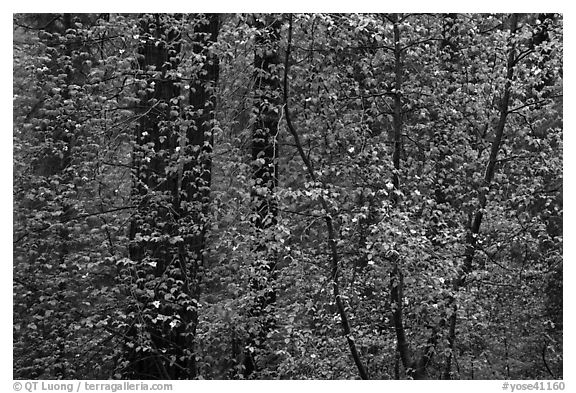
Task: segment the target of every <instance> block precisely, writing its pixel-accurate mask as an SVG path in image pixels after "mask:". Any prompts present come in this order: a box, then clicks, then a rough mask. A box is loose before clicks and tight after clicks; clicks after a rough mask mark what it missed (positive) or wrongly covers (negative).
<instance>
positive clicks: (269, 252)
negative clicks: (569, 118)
mask: <svg viewBox="0 0 576 393" xmlns="http://www.w3.org/2000/svg"><path fill="white" fill-rule="evenodd" d="M562 23H563V20H562V16H561V15H556V14H522V15H501V14H489V15H488V14H486V15H477V14H426V15H418V14H358V15H348V14H343V15H334V14H313V15H312V14H295V15H224V14H223V15H219V16H215V15H209V14H208V15H202V14H194V15H180V14H178V15H118V14H100V15H96V14H34V15H32V14H26V15H24V14H21V15H20V14H17V15H14V59H13V61H14V86H13V89H14V130H13V137H14V151H13V155H14V168H13V172H14V184H13V193H14V229H13V230H14V250H13V252H14V268H13V280H14V310H13V312H14V335H13V340H14V341H13V342H14V371H13V372H14V377H15V378H26V379H31V378H44V379H72V378H99V379H106V378H118V379H120V378H160V379H167V378H185V379H191V378H204V379H228V378H230V379H242V378H251V379H282V378H285V379H352V378H360V377H363V378H365V377H368V378H372V379H400V378H429V379H440V378H453V379H504V378H511V379H542V378H546V379H549V378H562V359H563V357H562V332H563V321H562V285H563V284H562V263H563V262H562V239H563V238H562V214H563V213H562V212H563V201H562V72H563V70H562V67H563V63H562V59H563V52H562V50H563V49H562V36H563V33H562Z"/></svg>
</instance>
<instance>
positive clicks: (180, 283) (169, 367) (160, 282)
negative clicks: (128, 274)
mask: <svg viewBox="0 0 576 393" xmlns="http://www.w3.org/2000/svg"><path fill="white" fill-rule="evenodd" d="M165 18H167V17H166V16H161V15H145V16H143V17H141V19H140V40H141V45H140V47H139V66H140V67H139V71H138V72H139V74H140V75H141V79H140V86H141V89H140V90H139V92H138V93H139V95H140V96H141V100H140V103H141V104H140V108H139V111H138V115H139V125H138V127H137V129H136V138H135V139H136V143H135V146H134V167H135V168H136V170H135V174H134V182H135V185H134V200H135V201H134V202H135V204H137V205H138V211H137V214H136V216H135V219H134V220H133V221H132V225H131V229H130V239H131V243H130V259H131V263H134V264H135V269H134V270H133V277H132V282H133V284H132V285H131V286H130V288H131V291H132V294H133V295H134V304H133V308H132V309H131V310H130V312H131V314H130V316H131V317H132V318H133V321H134V322H133V323H132V332H131V335H132V336H134V337H135V339H134V341H133V342H130V343H129V347H130V350H129V355H128V361H129V369H130V370H131V375H132V376H135V377H139V378H160V379H190V378H194V377H195V376H196V374H197V369H196V353H195V350H194V347H195V344H194V338H195V332H196V327H197V324H198V306H199V303H198V299H199V295H200V284H199V281H200V278H201V268H202V261H203V257H204V250H205V240H204V239H205V232H206V224H207V222H208V207H209V193H210V179H211V176H210V174H211V159H210V154H211V151H212V137H211V132H212V127H213V118H214V106H215V102H214V88H215V83H216V80H217V77H218V63H217V60H216V59H215V58H214V57H213V56H212V55H211V54H210V53H209V51H208V49H207V48H208V46H209V45H210V44H211V43H213V42H214V41H215V40H216V36H217V31H218V19H217V16H214V15H213V16H210V17H208V18H206V17H203V16H199V17H198V18H197V20H196V21H195V28H194V35H195V36H196V39H197V41H196V42H195V44H194V49H193V51H194V52H195V53H196V54H197V55H198V56H199V59H202V60H198V67H197V71H196V73H195V74H193V75H192V78H191V79H192V83H191V85H190V89H189V90H190V97H189V103H188V105H185V102H183V99H184V97H183V96H182V95H181V89H180V85H181V84H182V82H181V78H180V75H181V74H180V73H179V70H178V65H179V63H180V51H181V41H180V40H181V32H180V31H179V30H178V29H177V28H176V27H175V26H174V25H175V24H174V23H172V24H170V23H168V22H167V21H165ZM182 130H183V131H182Z"/></svg>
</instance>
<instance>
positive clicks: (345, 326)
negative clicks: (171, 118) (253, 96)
mask: <svg viewBox="0 0 576 393" xmlns="http://www.w3.org/2000/svg"><path fill="white" fill-rule="evenodd" d="M291 46H292V14H290V17H289V21H288V43H287V47H286V59H285V62H284V112H285V114H286V124H287V126H288V130H289V131H290V133H291V134H292V136H293V137H294V141H295V143H296V147H297V149H298V153H299V154H300V157H301V158H302V161H304V164H305V165H306V169H307V170H308V173H309V174H310V178H311V179H312V180H313V181H316V174H315V173H314V169H313V167H312V162H311V161H310V159H309V157H307V156H306V153H305V152H304V149H303V148H302V143H301V142H300V138H299V135H298V133H297V132H296V129H295V128H294V125H293V124H292V120H291V117H290V109H289V106H288V72H289V69H290V51H291ZM319 200H320V203H321V205H322V208H323V209H324V211H326V212H327V214H326V216H325V217H324V218H325V222H326V229H327V231H328V243H329V245H330V255H331V259H332V273H331V278H332V290H333V293H334V300H335V302H336V307H337V308H338V313H339V314H340V320H341V322H342V330H343V333H344V336H345V337H346V341H347V342H348V347H349V348H350V352H351V354H352V358H353V359H354V363H355V364H356V367H357V368H358V373H359V374H360V378H362V379H369V377H368V373H367V372H366V369H365V367H364V364H363V363H362V360H361V359H360V355H359V354H358V350H357V348H356V344H355V342H354V338H353V337H352V333H351V330H350V323H349V321H348V316H347V314H346V309H345V307H344V303H343V302H342V299H341V296H340V287H339V285H338V278H339V268H340V263H339V255H338V248H337V245H336V238H335V237H336V232H335V230H334V225H333V223H332V217H331V216H330V214H329V213H328V211H329V206H328V203H327V202H326V200H325V199H324V198H323V197H320V198H319Z"/></svg>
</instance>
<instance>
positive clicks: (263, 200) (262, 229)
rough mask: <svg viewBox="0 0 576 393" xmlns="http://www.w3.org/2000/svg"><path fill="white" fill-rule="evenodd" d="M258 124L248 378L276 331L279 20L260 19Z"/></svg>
mask: <svg viewBox="0 0 576 393" xmlns="http://www.w3.org/2000/svg"><path fill="white" fill-rule="evenodd" d="M255 19H256V20H255V27H256V29H257V35H256V42H255V44H256V52H255V55H254V68H255V93H256V94H255V95H256V97H255V101H254V107H253V113H254V115H255V120H254V124H253V129H252V165H253V166H252V171H253V172H252V179H253V181H254V185H253V187H252V190H251V197H252V200H251V203H252V206H253V211H254V214H253V216H252V225H253V227H254V229H255V233H256V236H257V239H256V244H255V246H254V255H255V258H256V260H255V261H253V266H254V273H253V275H252V277H250V290H251V291H252V292H253V300H252V304H251V305H250V310H249V316H250V319H251V323H252V324H255V327H254V328H253V329H252V333H250V335H249V337H248V339H247V343H246V351H245V352H246V353H245V357H244V367H245V369H244V376H245V377H246V378H247V377H249V376H250V375H251V374H252V373H253V372H254V371H257V369H258V365H257V361H256V358H257V356H258V352H261V351H262V350H263V348H264V342H265V341H266V338H267V335H268V333H269V332H270V331H271V330H272V329H273V328H274V326H275V323H276V321H275V318H274V315H273V314H274V311H273V305H274V303H275V301H276V290H275V288H274V282H275V268H276V258H275V256H274V255H273V252H271V251H269V250H268V247H267V243H268V241H269V238H270V233H271V230H272V228H273V227H274V226H275V225H276V216H277V202H276V199H275V196H274V192H275V188H276V185H277V184H278V178H277V169H278V165H277V153H278V148H277V144H276V136H277V134H278V122H279V113H280V77H279V75H278V70H277V67H278V65H279V64H280V56H279V43H280V30H281V27H282V22H281V20H280V19H278V18H276V17H274V16H267V17H256V18H255Z"/></svg>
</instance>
